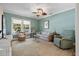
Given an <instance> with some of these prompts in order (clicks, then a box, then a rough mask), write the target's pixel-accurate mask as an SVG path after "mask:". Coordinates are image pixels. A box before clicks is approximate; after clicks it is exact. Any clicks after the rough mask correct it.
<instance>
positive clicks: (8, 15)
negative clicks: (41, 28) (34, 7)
mask: <svg viewBox="0 0 79 59" xmlns="http://www.w3.org/2000/svg"><path fill="white" fill-rule="evenodd" d="M4 17H5V25H6V33H7V34H11V26H12V24H11V22H12V20H11V18H12V17H16V18H20V19H25V20H30V21H31V27H34V28H35V29H36V30H38V23H37V22H38V21H37V20H36V19H31V18H28V17H24V16H19V15H15V14H11V13H5V12H4Z"/></svg>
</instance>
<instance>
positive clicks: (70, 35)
mask: <svg viewBox="0 0 79 59" xmlns="http://www.w3.org/2000/svg"><path fill="white" fill-rule="evenodd" d="M74 41H75V32H74V30H64V31H63V32H62V33H61V34H60V36H55V37H54V44H55V45H56V46H58V47H60V48H62V49H69V48H72V47H73V43H74Z"/></svg>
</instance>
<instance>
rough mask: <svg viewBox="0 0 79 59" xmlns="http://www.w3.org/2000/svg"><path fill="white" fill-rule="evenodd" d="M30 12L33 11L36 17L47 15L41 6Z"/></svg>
mask: <svg viewBox="0 0 79 59" xmlns="http://www.w3.org/2000/svg"><path fill="white" fill-rule="evenodd" d="M32 13H34V14H35V15H36V16H38V17H39V16H45V15H47V13H46V12H44V11H43V9H42V8H37V11H36V12H32Z"/></svg>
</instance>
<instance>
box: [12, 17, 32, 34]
mask: <svg viewBox="0 0 79 59" xmlns="http://www.w3.org/2000/svg"><path fill="white" fill-rule="evenodd" d="M30 24H31V22H30V21H27V20H24V19H17V18H12V34H13V33H15V32H21V31H24V32H30V31H31V29H30Z"/></svg>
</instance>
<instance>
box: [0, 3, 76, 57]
mask: <svg viewBox="0 0 79 59" xmlns="http://www.w3.org/2000/svg"><path fill="white" fill-rule="evenodd" d="M0 6H1V7H2V9H3V10H2V12H3V13H2V14H3V24H4V25H3V27H2V26H0V27H1V29H0V30H2V29H3V31H1V32H2V33H3V35H2V33H1V38H2V39H1V40H2V41H1V42H4V41H5V42H7V41H8V40H9V44H11V46H10V47H11V53H10V54H12V55H13V56H28V55H31V56H46V55H49V56H64V55H65V56H67V55H68V56H73V55H75V4H74V3H29V4H28V3H19V4H18V3H11V4H8V3H2V4H0ZM1 24H2V23H1ZM18 34H20V36H19V37H18ZM25 34H26V35H25ZM21 36H23V37H24V36H26V38H20V37H21ZM4 37H5V39H6V40H3V39H4ZM1 51H2V49H1ZM61 52H62V53H61ZM2 55H3V54H2ZM4 55H5V53H4Z"/></svg>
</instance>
